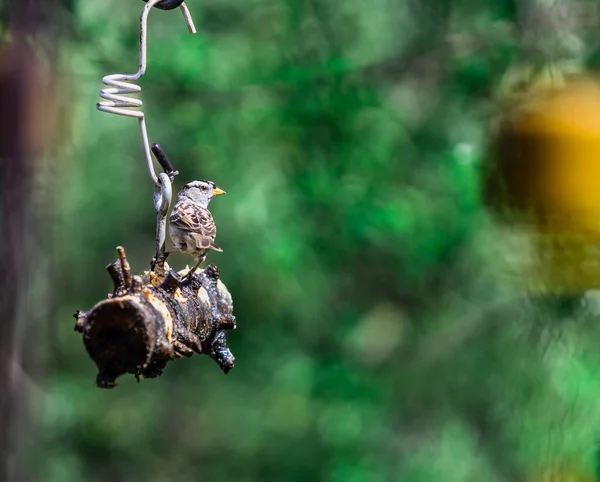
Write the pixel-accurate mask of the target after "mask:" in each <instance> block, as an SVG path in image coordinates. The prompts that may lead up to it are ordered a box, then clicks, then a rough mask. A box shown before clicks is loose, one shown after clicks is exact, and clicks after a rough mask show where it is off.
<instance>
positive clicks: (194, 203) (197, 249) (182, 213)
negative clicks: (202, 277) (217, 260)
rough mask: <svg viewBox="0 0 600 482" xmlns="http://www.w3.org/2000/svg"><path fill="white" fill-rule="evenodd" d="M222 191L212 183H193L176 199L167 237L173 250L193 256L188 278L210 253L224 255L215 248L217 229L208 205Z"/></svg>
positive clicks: (223, 192) (187, 185)
mask: <svg viewBox="0 0 600 482" xmlns="http://www.w3.org/2000/svg"><path fill="white" fill-rule="evenodd" d="M221 194H225V191H223V190H222V189H219V188H218V187H216V186H215V183H214V182H211V181H192V182H189V183H187V184H186V185H185V186H183V189H181V191H180V192H179V195H178V196H177V201H176V202H175V207H174V208H173V212H172V213H171V218H170V220H169V235H170V236H171V239H172V240H173V243H175V250H177V251H181V252H182V253H187V254H191V255H193V256H194V258H195V261H196V265H195V266H194V267H193V268H192V269H191V270H190V271H189V272H188V274H187V277H188V278H191V276H192V275H193V274H194V272H195V271H196V270H197V269H198V266H200V265H201V264H202V262H203V261H204V260H205V259H206V253H207V252H208V251H209V250H211V249H212V250H213V251H223V250H222V249H221V248H219V247H218V246H217V245H216V244H215V236H216V234H217V227H216V226H215V222H214V220H213V217H212V214H210V211H209V210H208V204H209V203H210V202H211V201H212V200H213V198H215V197H216V196H220V195H221Z"/></svg>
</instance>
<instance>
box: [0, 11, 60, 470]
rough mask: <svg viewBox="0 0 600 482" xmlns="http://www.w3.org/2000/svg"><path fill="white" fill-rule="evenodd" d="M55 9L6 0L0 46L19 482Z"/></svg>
mask: <svg viewBox="0 0 600 482" xmlns="http://www.w3.org/2000/svg"><path fill="white" fill-rule="evenodd" d="M53 7H54V2H53V1H52V0H43V1H42V0H7V1H6V2H4V11H3V17H4V18H3V24H4V25H5V26H6V27H7V30H8V31H9V32H10V36H9V38H10V40H8V41H6V42H5V43H3V44H0V106H2V109H1V115H0V223H1V225H0V232H1V233H2V237H1V238H0V239H1V241H0V271H1V272H2V278H3V279H4V285H3V286H2V289H1V290H0V293H1V295H0V323H1V330H2V335H1V336H0V394H1V395H0V427H1V429H0V480H10V481H15V480H19V476H18V473H17V463H16V462H17V448H18V445H19V439H20V436H19V435H18V434H22V433H25V432H24V431H23V430H22V428H23V425H22V424H23V423H25V421H26V418H25V415H26V414H25V410H23V408H24V407H26V403H25V399H24V397H25V391H24V390H23V387H24V381H25V379H26V377H25V376H24V373H25V372H26V370H25V369H24V368H23V367H24V365H25V363H24V362H25V360H24V356H23V348H24V333H25V332H24V326H25V323H26V322H29V321H31V319H32V318H31V317H30V315H31V314H32V313H30V312H29V311H30V310H29V309H28V308H29V307H30V306H31V303H27V298H28V297H29V296H30V288H31V280H32V276H31V274H32V272H31V270H30V269H31V268H32V265H33V263H34V260H35V259H36V258H37V257H43V256H47V255H48V254H49V253H48V251H47V250H48V249H49V248H50V247H51V243H50V242H49V241H50V238H51V236H49V235H48V233H47V232H44V226H47V225H46V224H45V222H46V219H45V216H44V215H43V214H44V213H45V212H46V211H44V213H42V212H41V211H40V212H39V213H38V212H37V209H36V201H39V200H40V199H39V197H38V196H37V195H36V194H37V191H38V189H37V187H36V186H37V184H38V181H39V179H40V177H39V170H38V169H37V167H36V165H38V158H39V157H40V156H41V154H42V151H43V148H44V147H45V145H46V142H47V141H48V136H47V126H48V125H51V124H52V121H50V119H49V118H48V116H47V115H46V114H47V113H48V112H49V110H48V103H49V100H50V97H49V96H48V95H47V93H48V88H47V86H48V81H49V80H50V79H51V76H50V75H48V74H49V72H48V71H47V67H46V65H48V62H43V59H44V57H47V56H48V55H51V52H50V49H49V48H48V47H49V46H51V45H52V42H51V37H52V35H50V33H49V30H50V29H49V28H48V27H51V26H52V22H51V21H50V19H49V18H48V15H49V14H50V13H51V12H52V10H53ZM54 28H56V25H54ZM32 39H33V40H34V41H33V42H31V40H32ZM41 46H43V48H42V47H41ZM46 60H47V59H46ZM40 221H41V222H40ZM37 239H40V242H37ZM40 302H41V303H40ZM35 306H36V310H40V312H42V311H43V310H44V306H43V300H40V299H37V300H36V305H35ZM36 318H38V317H37V316H34V317H33V319H36ZM36 329H37V327H36ZM30 344H33V342H30Z"/></svg>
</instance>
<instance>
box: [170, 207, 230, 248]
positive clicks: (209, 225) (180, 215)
mask: <svg viewBox="0 0 600 482" xmlns="http://www.w3.org/2000/svg"><path fill="white" fill-rule="evenodd" d="M170 222H171V224H172V225H173V226H176V227H178V228H180V229H183V230H185V231H188V232H189V234H190V235H191V236H192V237H193V239H194V241H195V243H196V247H197V248H199V249H212V250H215V251H223V250H222V249H221V248H219V247H218V246H217V245H216V244H215V243H214V240H215V237H216V235H217V226H216V225H215V221H214V220H213V217H212V214H211V213H210V211H209V210H208V209H206V208H204V207H202V206H200V205H198V204H195V203H192V202H187V201H182V202H180V203H177V204H176V205H175V209H173V212H172V213H171V218H170Z"/></svg>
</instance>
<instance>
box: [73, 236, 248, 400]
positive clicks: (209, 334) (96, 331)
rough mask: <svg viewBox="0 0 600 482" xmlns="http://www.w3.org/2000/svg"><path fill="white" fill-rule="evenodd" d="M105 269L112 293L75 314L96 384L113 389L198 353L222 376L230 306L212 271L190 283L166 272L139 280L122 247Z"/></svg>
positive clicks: (229, 364)
mask: <svg viewBox="0 0 600 482" xmlns="http://www.w3.org/2000/svg"><path fill="white" fill-rule="evenodd" d="M117 250H118V252H119V259H117V260H115V261H113V262H112V263H111V264H109V265H108V266H107V267H106V269H107V271H108V273H109V275H110V277H111V279H112V280H113V284H114V291H113V293H112V294H109V295H108V298H107V299H105V300H102V301H100V302H99V303H97V304H96V305H95V306H94V307H93V308H92V309H91V310H89V311H84V310H78V311H77V312H76V313H75V315H74V316H75V318H76V320H77V321H76V323H75V330H76V331H78V332H80V333H82V334H83V343H84V346H85V348H86V350H87V352H88V354H89V356H90V358H91V359H92V360H93V361H94V363H95V364H96V366H97V367H98V375H97V378H96V384H97V385H98V386H99V387H101V388H112V387H114V386H116V379H117V378H118V377H120V376H121V375H124V374H126V373H131V374H133V375H135V377H136V378H137V379H138V381H139V378H140V377H144V378H155V377H158V376H160V375H161V374H162V371H163V369H164V368H165V366H166V364H167V362H169V361H170V360H173V359H175V358H181V357H191V356H193V355H194V354H195V353H204V354H206V355H208V356H209V357H211V358H212V359H213V360H215V361H216V362H217V363H218V364H219V366H220V367H221V370H223V372H225V373H227V372H229V370H231V369H232V368H233V366H234V363H235V358H234V357H233V355H232V354H231V351H229V349H228V348H227V343H226V332H227V331H230V330H233V329H235V328H236V322H235V317H234V316H233V314H232V313H233V303H232V299H231V295H230V294H229V292H228V291H227V288H226V287H225V285H224V284H223V283H221V281H220V280H219V270H218V269H217V267H216V266H208V267H207V268H206V269H205V270H202V271H198V272H197V273H196V274H195V275H194V276H193V277H192V278H191V279H190V280H187V279H186V280H185V281H184V278H183V277H182V276H181V275H180V274H178V273H176V272H174V271H172V270H170V269H169V268H168V265H166V266H165V267H166V273H165V275H164V276H162V277H160V276H158V275H157V273H156V272H148V273H145V274H144V276H143V277H140V276H133V275H132V274H131V271H130V268H129V263H128V262H127V258H126V256H125V251H124V250H123V248H121V247H119V248H117Z"/></svg>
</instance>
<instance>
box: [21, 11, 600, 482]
mask: <svg viewBox="0 0 600 482" xmlns="http://www.w3.org/2000/svg"><path fill="white" fill-rule="evenodd" d="M565 3H566V4H568V5H573V4H574V2H565ZM188 4H189V8H190V10H191V12H192V15H193V17H194V19H195V21H196V24H197V27H198V34H197V35H196V36H190V35H189V34H188V32H187V30H186V29H185V26H184V23H183V20H182V18H181V15H180V14H179V13H177V12H162V11H156V12H153V13H152V15H151V16H150V35H149V64H148V71H147V75H146V76H145V77H144V78H143V79H142V81H141V85H142V86H143V89H144V90H143V99H144V102H145V112H146V114H147V120H148V126H149V132H150V137H151V140H152V141H153V142H159V143H160V144H162V146H163V147H164V148H165V150H166V152H167V153H168V154H169V156H170V157H171V159H172V161H173V163H174V165H175V167H176V168H177V169H179V171H180V173H181V174H180V176H179V177H178V178H177V183H178V185H179V186H180V185H182V184H183V183H185V182H187V181H189V180H192V179H198V178H199V179H211V180H213V181H215V182H216V183H217V185H218V186H220V187H222V188H223V189H225V190H226V191H227V193H228V194H227V196H224V197H222V198H219V199H217V200H216V201H215V202H214V203H213V204H212V206H211V208H212V212H213V214H214V217H215V219H216V221H217V225H218V228H219V232H218V237H217V242H218V244H219V245H220V246H222V247H223V249H224V253H222V254H221V253H213V254H211V255H210V256H209V262H211V263H216V264H217V265H218V266H219V268H220V270H221V276H222V279H223V281H224V282H225V283H226V285H227V287H228V288H229V290H230V291H231V293H232V294H233V297H234V302H235V314H236V316H237V319H238V330H237V331H235V332H232V333H231V334H230V335H229V345H230V347H231V349H232V351H233V353H234V355H235V356H236V367H235V369H234V370H233V371H232V372H231V373H230V374H229V375H227V376H224V375H223V374H222V373H221V372H220V370H219V369H218V367H217V365H216V364H215V363H214V362H212V361H211V360H210V359H209V358H208V357H194V358H192V359H190V360H180V361H176V362H174V363H172V364H170V365H169V366H168V367H167V369H166V371H165V373H164V375H163V376H162V377H161V378H159V379H156V380H148V381H142V383H140V384H137V383H136V382H135V380H134V379H133V378H132V377H124V378H122V379H121V380H120V382H119V386H118V387H117V388H116V389H115V390H113V391H102V390H99V389H97V388H95V387H94V384H93V382H94V377H95V369H94V366H93V364H92V362H91V361H90V360H89V358H88V357H87V355H86V353H85V350H84V348H83V345H82V343H81V339H80V337H79V336H77V335H76V334H75V333H73V331H72V326H73V323H74V321H73V319H72V313H73V312H74V311H75V310H76V309H81V308H88V307H91V306H92V305H93V304H94V303H95V302H96V301H98V300H100V299H102V298H103V297H104V296H105V294H106V293H107V291H108V290H109V289H110V280H109V278H108V276H107V275H106V274H105V272H104V266H105V265H106V264H108V263H109V262H110V261H112V260H113V259H114V258H115V246H117V245H123V246H125V248H126V249H127V252H128V254H129V257H130V261H131V263H132V266H133V268H134V271H136V272H140V271H142V270H144V269H146V268H147V266H148V262H149V260H150V258H151V257H152V255H153V249H154V223H155V217H154V212H153V206H152V186H151V183H150V181H149V180H148V179H147V175H146V173H145V170H144V165H143V159H142V152H141V146H140V142H139V138H138V136H139V134H138V130H137V125H136V123H135V121H134V120H132V119H127V118H120V117H115V116H110V115H106V114H103V113H99V112H97V111H96V110H95V109H94V105H95V103H96V102H97V100H98V90H99V89H100V88H101V84H100V79H101V78H102V76H103V75H106V74H109V73H116V72H133V71H134V70H135V68H136V66H137V35H138V30H137V27H138V21H137V18H138V16H139V14H140V11H141V6H142V4H141V2H136V1H128V2H123V1H120V0H105V1H103V2H98V1H89V0H76V1H73V2H71V6H70V9H69V10H68V14H69V15H71V16H72V18H71V25H72V27H71V28H72V32H71V33H70V36H69V38H65V39H63V41H62V43H61V45H60V62H59V65H60V69H59V70H60V73H61V75H62V76H63V77H64V79H63V81H64V86H65V91H68V93H69V94H68V95H69V97H68V98H69V100H68V101H67V97H65V103H66V104H67V102H68V104H67V105H68V109H69V110H68V113H69V116H70V118H71V119H72V121H71V124H70V125H71V127H70V132H69V139H68V140H67V141H66V142H65V144H64V146H63V147H62V148H61V150H60V153H59V155H58V157H59V158H60V160H61V162H62V163H63V166H64V169H63V171H64V177H63V179H62V183H61V185H62V188H61V194H60V196H59V197H58V198H57V203H58V205H57V210H58V218H57V220H56V223H55V228H56V232H55V235H56V237H57V239H58V243H57V252H56V263H57V266H59V267H60V282H57V283H56V296H55V299H56V302H57V306H58V309H57V310H56V313H55V317H54V319H53V320H52V323H53V329H52V330H50V332H51V333H53V335H52V336H50V337H49V339H48V340H46V343H47V344H48V346H49V347H50V352H51V356H50V357H49V360H48V362H47V369H46V381H45V384H44V386H43V392H44V397H43V400H42V403H40V404H39V413H38V415H39V416H38V418H37V421H36V424H35V426H34V427H33V429H32V434H31V439H32V441H31V444H30V445H31V446H30V451H29V455H30V456H31V460H32V463H31V465H30V472H31V475H32V476H34V475H35V476H36V477H37V478H38V479H39V480H43V481H44V482H71V481H73V482H79V481H83V480H86V481H109V480H110V481H127V482H136V481H140V482H142V481H144V482H166V481H173V480H177V481H178V482H187V481H197V480H209V481H235V482H244V481H257V480H261V481H262V480H282V481H307V480H323V481H331V482H380V481H381V482H383V481H389V480H398V481H400V480H402V481H403V482H420V481H440V480H443V481H447V482H454V481H456V482H458V481H461V482H462V481H473V482H480V481H486V482H494V481H504V480H506V481H517V480H525V477H526V476H529V474H533V475H536V474H541V473H542V472H543V471H544V470H545V468H546V467H553V466H555V465H557V464H558V465H561V466H562V465H563V464H566V465H568V466H572V467H573V470H580V469H581V470H583V471H584V472H586V471H587V472H588V473H591V472H593V467H594V457H595V455H594V450H595V441H596V433H597V427H599V426H600V425H599V422H600V406H599V405H598V404H597V402H596V400H597V397H598V395H599V394H600V377H598V375H597V373H598V369H599V368H600V355H599V354H598V350H597V348H596V342H595V340H597V339H598V336H597V335H598V334H599V333H598V332H599V330H600V329H599V328H598V325H597V323H594V322H593V317H592V318H590V317H589V316H588V315H585V316H584V315H582V314H581V313H580V312H579V311H577V310H575V309H573V308H569V309H567V310H562V311H561V310H559V309H558V308H556V306H553V305H545V304H544V305H541V304H540V303H533V302H529V303H521V302H517V301H514V300H515V299H517V298H518V296H517V293H514V292H512V289H511V284H510V282H508V281H507V278H506V277H504V276H502V275H500V273H501V272H502V267H503V266H502V263H501V259H502V257H501V256H499V251H501V246H500V245H501V244H502V243H501V242H500V239H501V238H502V235H503V234H505V233H504V231H503V229H504V228H502V227H499V226H496V225H494V224H493V223H492V222H490V220H489V219H488V218H487V216H486V214H485V212H484V211H483V208H482V206H481V202H480V198H479V185H478V179H479V177H478V176H479V170H480V167H481V162H482V160H483V159H484V153H485V146H486V142H487V140H486V135H487V122H488V120H489V116H490V114H491V113H492V112H493V111H494V103H493V102H492V100H491V99H493V97H494V94H495V92H496V91H497V89H498V88H499V85H500V83H501V81H502V78H503V76H504V74H505V72H506V71H507V70H509V69H511V68H518V66H519V65H520V64H523V63H525V64H527V63H533V62H534V61H536V59H538V53H539V52H538V50H539V51H541V52H543V53H547V49H546V47H545V46H544V42H545V41H546V40H547V35H546V34H544V33H543V32H542V33H540V34H539V35H538V36H537V37H536V36H535V35H534V34H532V31H533V30H532V29H530V28H529V27H527V28H526V27H524V26H523V23H522V21H523V15H524V13H523V11H524V9H525V10H526V8H527V7H526V6H525V3H524V2H516V1H509V0H487V1H484V2H480V1H479V2H476V1H473V0H456V1H453V2H447V1H444V0H431V1H427V2H421V1H416V0H415V1H394V0H369V1H368V2H367V1H365V0H344V1H343V2H341V1H339V2H332V1H328V0H253V1H250V0H247V1H244V2H240V1H239V0H238V1H232V0H203V1H202V2H200V1H195V0H190V1H189V2H188ZM570 28H571V30H570V31H569V32H568V34H569V35H573V36H577V35H578V36H579V37H577V38H578V39H579V40H580V44H579V47H578V50H577V49H575V51H573V50H572V49H571V50H570V49H569V48H565V49H562V50H561V49H560V48H559V47H556V49H555V50H554V51H553V52H556V57H552V58H549V59H547V60H552V61H554V60H556V61H563V60H567V61H569V62H576V63H578V64H579V65H583V66H584V65H586V62H587V61H588V59H589V61H590V62H591V63H593V62H594V59H595V58H597V56H598V53H597V51H596V45H595V44H594V43H593V42H592V40H591V37H590V36H589V35H588V31H587V30H586V29H585V28H584V27H581V26H580V25H575V26H571V27H570ZM523 29H525V30H523ZM534 33H535V32H534ZM528 35H529V36H531V35H534V37H533V40H528ZM532 46H534V47H539V49H538V50H535V49H533V50H535V52H536V53H535V54H531V51H532ZM544 58H545V57H544ZM169 261H170V263H171V264H172V265H173V266H175V267H177V268H182V267H184V266H185V264H186V263H188V262H190V260H189V259H187V258H185V257H183V256H181V255H173V256H172V258H170V260H169ZM586 313H589V312H586ZM532 480H533V479H532Z"/></svg>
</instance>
